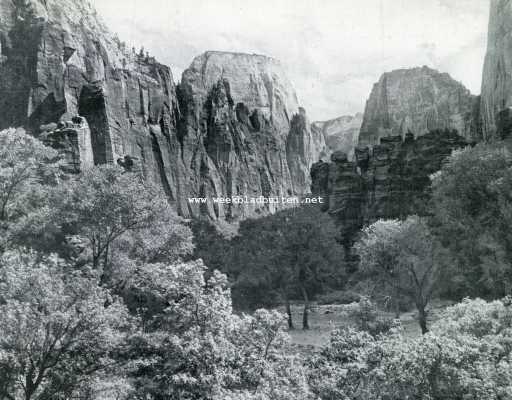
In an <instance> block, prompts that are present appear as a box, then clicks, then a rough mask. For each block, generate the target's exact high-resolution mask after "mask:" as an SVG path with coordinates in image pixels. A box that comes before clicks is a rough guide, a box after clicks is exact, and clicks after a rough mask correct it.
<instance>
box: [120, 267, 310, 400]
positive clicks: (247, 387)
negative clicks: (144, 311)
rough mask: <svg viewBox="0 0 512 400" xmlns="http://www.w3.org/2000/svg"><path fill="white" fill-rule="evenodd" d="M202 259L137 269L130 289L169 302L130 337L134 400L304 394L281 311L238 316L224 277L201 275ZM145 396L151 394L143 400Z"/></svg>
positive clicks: (304, 385) (301, 396)
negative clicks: (139, 399) (288, 345)
mask: <svg viewBox="0 0 512 400" xmlns="http://www.w3.org/2000/svg"><path fill="white" fill-rule="evenodd" d="M205 271H206V267H205V266H204V265H203V263H202V262H200V261H192V262H188V263H178V264H175V265H171V266H168V265H164V264H154V265H149V264H148V265H145V266H140V267H139V268H138V270H137V272H136V274H134V276H133V279H132V281H131V282H130V286H131V288H132V289H133V290H136V291H138V292H141V293H144V292H146V293H150V296H151V297H159V298H160V303H162V304H166V305H167V307H166V308H165V309H164V310H162V312H161V313H160V314H157V315H154V318H153V319H152V320H150V321H149V320H146V319H144V318H143V320H145V321H146V324H145V326H144V329H143V331H142V332H141V333H140V335H139V336H137V337H135V338H134V339H133V343H132V346H131V348H132V349H133V354H132V356H133V357H134V358H135V359H137V358H140V361H139V362H138V363H137V365H139V368H138V369H137V371H136V372H135V373H134V375H133V379H134V381H135V385H136V390H137V393H138V396H140V398H152V399H184V398H186V399H219V400H220V399H230V398H231V399H283V400H285V399H290V400H291V399H297V398H298V399H307V398H309V389H308V387H307V383H306V381H305V373H304V371H303V369H302V367H301V366H300V364H297V360H296V359H295V357H294V356H291V355H288V352H289V350H288V348H287V346H286V343H287V335H286V334H285V332H284V331H283V322H284V320H283V316H282V315H280V314H278V313H277V312H269V311H265V310H259V311H257V312H256V313H255V314H254V316H246V315H243V316H237V315H235V314H234V313H233V312H232V309H231V296H230V292H229V289H228V288H227V278H226V276H225V275H222V274H220V273H219V272H213V273H212V274H211V276H210V278H209V279H208V280H205V278H204V273H205ZM148 396H149V397H148Z"/></svg>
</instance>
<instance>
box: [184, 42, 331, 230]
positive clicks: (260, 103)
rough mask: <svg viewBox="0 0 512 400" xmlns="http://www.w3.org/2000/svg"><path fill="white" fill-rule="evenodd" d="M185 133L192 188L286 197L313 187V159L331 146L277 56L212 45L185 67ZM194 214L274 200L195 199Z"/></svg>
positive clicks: (232, 212) (253, 209) (254, 211)
mask: <svg viewBox="0 0 512 400" xmlns="http://www.w3.org/2000/svg"><path fill="white" fill-rule="evenodd" d="M178 93H179V98H180V105H181V112H182V120H181V125H180V130H179V140H180V143H181V149H182V155H181V156H182V159H183V161H184V164H185V165H187V166H189V170H188V171H186V172H187V173H188V177H187V179H188V180H190V181H192V182H193V184H192V185H190V187H191V188H192V189H193V190H192V193H193V195H195V196H200V197H209V198H214V197H234V196H248V197H257V196H260V195H262V196H265V197H281V196H291V195H302V194H304V193H306V192H308V191H309V186H310V175H309V169H310V167H311V165H312V164H313V163H314V162H316V161H318V159H319V158H320V157H321V156H322V152H323V151H324V149H325V142H324V140H323V137H322V136H321V135H314V133H313V132H312V131H311V129H310V126H309V122H308V120H307V117H306V113H305V111H304V110H303V109H302V108H300V107H299V105H298V101H297V96H296V94H295V91H294V89H293V87H292V85H291V84H290V82H289V81H288V79H287V78H286V75H285V73H284V71H283V69H282V67H281V65H280V64H279V62H277V61H276V60H274V59H272V58H269V57H265V56H260V55H248V54H239V53H226V52H207V53H204V54H202V55H201V56H199V57H197V58H196V59H195V60H194V61H193V62H192V65H191V66H190V68H189V69H187V70H186V71H185V72H184V73H183V77H182V82H181V84H180V86H179V91H178ZM189 207H190V208H191V210H190V213H191V214H193V215H197V214H207V215H209V216H212V217H214V218H223V219H228V220H230V219H239V218H245V217H248V216H255V215H259V214H261V213H262V212H268V211H270V212H272V211H275V207H276V205H275V204H265V205H261V204H251V205H248V204H227V205H219V204H215V203H214V202H211V201H210V202H208V204H201V205H196V204H190V203H189Z"/></svg>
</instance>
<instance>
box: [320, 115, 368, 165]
mask: <svg viewBox="0 0 512 400" xmlns="http://www.w3.org/2000/svg"><path fill="white" fill-rule="evenodd" d="M362 123H363V114H362V113H357V114H356V115H344V116H341V117H339V118H335V119H331V120H329V121H321V122H313V123H312V124H311V130H312V131H318V132H320V133H321V135H322V136H323V137H324V140H325V143H326V145H327V149H328V153H329V154H328V156H330V154H331V153H334V152H335V151H342V152H344V153H345V154H347V155H348V157H349V159H351V158H352V157H353V155H354V149H355V147H356V146H357V142H358V140H359V131H360V129H361V124H362Z"/></svg>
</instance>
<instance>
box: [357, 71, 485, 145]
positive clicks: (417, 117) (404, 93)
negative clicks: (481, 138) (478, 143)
mask: <svg viewBox="0 0 512 400" xmlns="http://www.w3.org/2000/svg"><path fill="white" fill-rule="evenodd" d="M477 100H478V99H477V97H476V96H473V95H472V94H471V93H470V92H469V90H468V89H466V88H465V87H464V86H463V85H462V84H461V83H460V82H457V81H455V80H454V79H452V78H451V77H450V75H448V74H447V73H440V72H438V71H436V70H433V69H431V68H428V67H426V66H424V67H421V68H411V69H399V70H395V71H391V72H386V73H385V74H383V75H382V77H381V78H380V80H379V81H378V82H377V83H376V84H375V85H374V86H373V89H372V92H371V94H370V98H369V99H368V101H367V102H366V109H365V112H364V118H363V124H362V126H361V132H360V135H359V144H360V145H364V146H366V145H376V144H379V141H380V139H381V138H382V137H386V136H395V135H401V136H404V135H405V134H406V133H407V132H409V131H410V132H412V133H413V134H414V135H415V136H421V135H424V134H426V133H427V132H429V131H432V130H436V129H455V130H457V132H458V134H459V135H460V136H463V137H464V138H466V139H474V137H473V136H474V135H475V132H474V131H475V127H474V125H475V120H474V115H475V107H476V105H477V104H478V103H477Z"/></svg>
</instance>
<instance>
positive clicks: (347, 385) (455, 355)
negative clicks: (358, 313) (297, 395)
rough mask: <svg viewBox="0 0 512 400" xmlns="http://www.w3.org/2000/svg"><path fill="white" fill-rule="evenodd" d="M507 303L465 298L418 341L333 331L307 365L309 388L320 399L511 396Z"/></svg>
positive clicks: (396, 334) (511, 330) (398, 334)
mask: <svg viewBox="0 0 512 400" xmlns="http://www.w3.org/2000/svg"><path fill="white" fill-rule="evenodd" d="M510 304H511V303H510V299H508V298H505V299H503V300H501V301H493V302H489V303H488V302H485V301H483V300H480V299H477V300H464V301H463V302H462V303H460V304H457V305H455V306H453V307H450V308H448V309H447V310H446V311H445V314H444V317H443V319H441V320H439V321H438V322H436V323H434V325H433V326H432V329H431V331H430V332H429V333H427V334H426V335H422V336H421V337H416V338H411V337H407V336H405V335H403V333H402V331H401V330H400V329H399V328H394V329H391V330H390V331H389V332H388V333H386V334H384V335H380V336H372V335H370V334H368V333H367V332H364V331H355V330H353V329H347V330H337V331H335V332H333V334H332V336H331V341H330V343H329V344H328V345H327V346H325V347H324V348H323V349H322V351H321V352H320V353H319V354H318V355H314V356H313V357H312V359H311V361H310V362H309V371H310V373H309V382H310V384H311V389H312V391H313V392H314V393H315V394H316V395H317V396H318V397H319V398H321V399H345V398H347V399H348V398H350V399H354V400H366V399H389V400H401V399H425V400H444V399H470V400H479V399H490V400H500V399H509V398H510V394H511V393H512V391H511V388H512V365H511V355H512V354H511V350H512V348H511V346H510V335H511V334H512V325H511V324H512V307H511V306H510Z"/></svg>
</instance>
